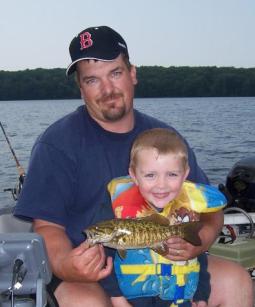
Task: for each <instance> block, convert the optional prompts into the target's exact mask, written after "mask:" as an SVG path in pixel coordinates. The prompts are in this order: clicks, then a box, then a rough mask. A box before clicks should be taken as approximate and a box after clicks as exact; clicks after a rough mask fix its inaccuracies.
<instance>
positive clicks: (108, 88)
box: [101, 78, 113, 95]
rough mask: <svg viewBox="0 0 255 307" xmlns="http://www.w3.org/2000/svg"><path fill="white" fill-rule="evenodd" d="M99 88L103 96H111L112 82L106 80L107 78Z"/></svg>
mask: <svg viewBox="0 0 255 307" xmlns="http://www.w3.org/2000/svg"><path fill="white" fill-rule="evenodd" d="M101 88H102V91H103V93H104V94H106V95H108V94H111V93H112V91H113V83H112V81H111V80H109V79H107V78H106V79H104V80H102V83H101Z"/></svg>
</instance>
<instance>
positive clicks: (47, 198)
mask: <svg viewBox="0 0 255 307" xmlns="http://www.w3.org/2000/svg"><path fill="white" fill-rule="evenodd" d="M75 171H76V170H75V163H74V161H73V160H72V159H71V158H70V157H68V156H67V155H66V154H65V153H64V152H63V151H61V150H59V149H57V148H55V147H54V146H52V145H49V144H46V143H41V142H38V143H36V144H35V146H34V148H33V150H32V154H31V158H30V164H29V169H28V173H27V176H26V179H25V182H24V185H23V188H22V191H21V194H20V197H19V199H18V202H17V205H16V208H15V211H14V215H15V216H17V217H19V218H22V219H27V220H33V219H43V220H47V221H50V222H53V223H57V224H60V225H64V224H65V223H66V220H67V218H68V214H67V206H68V205H69V204H71V203H72V201H73V199H72V198H73V197H74V196H73V195H74V193H73V191H74V189H75V186H76V184H75V178H76V174H75ZM67 187H68V188H67Z"/></svg>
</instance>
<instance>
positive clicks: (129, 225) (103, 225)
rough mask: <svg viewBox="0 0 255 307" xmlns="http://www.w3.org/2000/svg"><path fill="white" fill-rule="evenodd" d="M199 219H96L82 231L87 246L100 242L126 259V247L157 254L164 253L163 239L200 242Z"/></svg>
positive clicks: (165, 252)
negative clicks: (94, 222)
mask: <svg viewBox="0 0 255 307" xmlns="http://www.w3.org/2000/svg"><path fill="white" fill-rule="evenodd" d="M200 228H201V223H200V222H189V223H183V224H178V225H170V224H169V220H168V219H167V218H166V217H164V216H162V215H160V214H153V215H150V216H147V217H143V218H128V219H112V220H107V221H103V222H99V223H97V224H95V225H92V226H90V227H88V228H87V229H85V230H84V231H83V233H84V234H85V236H86V237H87V240H88V242H89V244H90V245H94V244H97V243H101V244H103V245H104V246H107V247H111V248H115V249H117V250H118V253H119V255H120V257H121V258H125V255H126V250H127V249H140V248H151V249H152V250H154V251H155V252H157V253H158V254H160V255H163V256H164V255H166V254H167V248H166V246H165V244H164V241H165V240H167V239H168V238H170V237H172V236H178V237H181V238H183V239H184V240H186V241H187V242H189V243H191V244H192V245H195V246H198V245H201V240H200V237H199V235H198V232H199V230H200Z"/></svg>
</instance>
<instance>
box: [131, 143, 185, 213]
mask: <svg viewBox="0 0 255 307" xmlns="http://www.w3.org/2000/svg"><path fill="white" fill-rule="evenodd" d="M129 173H130V176H131V177H132V178H133V180H134V182H135V183H136V184H137V185H138V187H139V190H140V192H141V194H142V196H143V197H144V198H145V199H146V200H147V201H148V202H149V203H151V204H152V205H154V206H155V207H157V208H164V207H165V206H166V205H167V204H168V203H169V202H170V201H171V200H173V199H174V198H175V197H176V196H177V195H178V194H179V192H180V190H181V187H182V184H183V181H184V180H185V179H186V178H187V176H188V173H189V169H187V168H186V169H185V167H184V165H183V162H182V161H181V159H180V158H178V157H176V156H175V155H174V154H171V153H170V154H161V155H159V154H158V152H157V150H155V149H153V148H152V149H143V150H141V151H140V152H139V153H138V156H137V164H136V166H135V169H134V170H132V169H129Z"/></svg>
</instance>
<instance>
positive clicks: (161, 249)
mask: <svg viewBox="0 0 255 307" xmlns="http://www.w3.org/2000/svg"><path fill="white" fill-rule="evenodd" d="M151 249H152V250H153V251H154V252H155V253H157V254H159V255H161V256H166V255H167V253H168V248H167V246H166V245H165V244H164V243H159V244H157V245H155V246H153V247H151Z"/></svg>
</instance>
